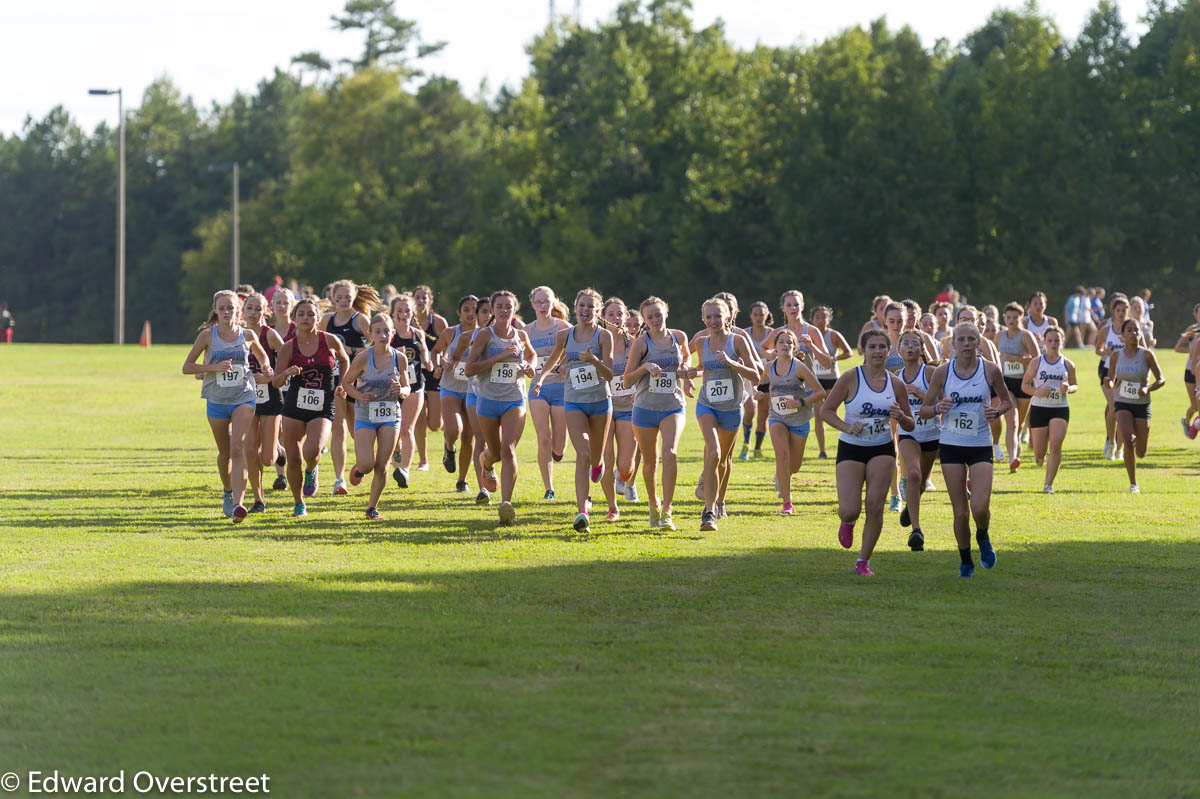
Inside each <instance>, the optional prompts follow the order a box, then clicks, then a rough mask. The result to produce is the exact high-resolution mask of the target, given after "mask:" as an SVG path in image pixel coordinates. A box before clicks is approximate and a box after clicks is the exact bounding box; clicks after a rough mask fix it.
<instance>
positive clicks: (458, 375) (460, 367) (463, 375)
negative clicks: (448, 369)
mask: <svg viewBox="0 0 1200 799" xmlns="http://www.w3.org/2000/svg"><path fill="white" fill-rule="evenodd" d="M454 379H455V380H466V379H467V365H466V364H465V363H463V362H462V361H457V362H455V364H454Z"/></svg>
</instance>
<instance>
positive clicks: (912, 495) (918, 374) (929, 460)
mask: <svg viewBox="0 0 1200 799" xmlns="http://www.w3.org/2000/svg"><path fill="white" fill-rule="evenodd" d="M900 357H901V358H903V359H904V366H903V368H901V370H900V372H899V376H900V382H901V383H903V385H904V392H905V394H907V395H908V402H909V405H910V407H911V408H912V411H913V417H914V419H915V420H916V423H917V424H916V427H914V428H913V429H912V431H911V432H901V433H900V435H899V436H898V441H897V446H898V449H899V451H900V457H901V458H902V459H903V461H904V469H905V479H904V485H905V494H906V496H905V498H904V502H905V504H904V510H902V511H900V526H901V527H908V526H910V525H911V526H912V528H913V530H912V532H911V533H910V534H909V536H908V548H909V549H911V550H912V551H913V552H920V551H922V550H923V549H925V534H924V533H923V532H921V495H922V494H924V493H925V492H926V491H927V490H928V487H929V475H930V473H931V472H932V471H933V462H934V461H936V460H937V455H938V448H939V445H940V438H941V435H942V428H941V424H940V422H939V420H938V418H937V417H936V416H935V417H933V418H932V419H926V418H923V417H922V416H920V413H921V405H922V403H924V401H925V392H927V391H928V390H929V378H930V376H931V375H932V374H933V369H934V367H931V366H929V365H928V364H927V363H926V362H925V357H926V355H925V342H924V341H923V340H922V339H921V337H920V336H918V335H917V333H916V332H915V331H912V330H906V331H904V334H903V335H901V336H900Z"/></svg>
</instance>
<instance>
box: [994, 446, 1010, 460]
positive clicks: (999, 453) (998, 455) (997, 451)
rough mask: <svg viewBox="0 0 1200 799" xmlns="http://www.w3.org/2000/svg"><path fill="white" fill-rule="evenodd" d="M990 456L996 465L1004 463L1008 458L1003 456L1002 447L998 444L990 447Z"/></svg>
mask: <svg viewBox="0 0 1200 799" xmlns="http://www.w3.org/2000/svg"><path fill="white" fill-rule="evenodd" d="M992 455H994V456H995V458H996V463H1004V462H1005V461H1006V460H1008V458H1007V457H1006V456H1005V455H1004V447H1002V446H1000V445H999V444H993V445H992Z"/></svg>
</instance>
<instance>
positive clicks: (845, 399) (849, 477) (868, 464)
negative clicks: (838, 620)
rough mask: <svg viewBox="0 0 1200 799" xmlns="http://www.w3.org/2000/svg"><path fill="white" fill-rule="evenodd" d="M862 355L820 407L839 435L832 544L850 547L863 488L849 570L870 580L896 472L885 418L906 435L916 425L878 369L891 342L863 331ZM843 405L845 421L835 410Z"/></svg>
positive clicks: (893, 382)
mask: <svg viewBox="0 0 1200 799" xmlns="http://www.w3.org/2000/svg"><path fill="white" fill-rule="evenodd" d="M859 348H860V349H862V350H863V351H864V353H865V354H864V356H863V363H862V366H859V367H856V368H855V369H854V370H853V371H850V372H846V373H845V374H843V375H842V376H841V377H839V378H838V381H837V383H835V384H834V386H833V390H832V391H830V392H829V395H828V397H826V399H825V403H824V405H823V407H822V408H821V415H822V416H823V417H824V419H825V424H827V425H829V426H830V427H833V428H834V429H836V430H838V431H840V432H841V435H840V436H839V438H838V453H837V491H838V517H839V518H840V519H841V522H842V523H841V526H840V527H839V528H838V543H839V544H841V545H842V546H843V547H845V548H846V549H849V548H850V547H851V546H853V545H854V524H855V522H856V521H857V520H858V517H859V515H860V514H861V513H862V509H863V488H864V486H865V487H866V505H867V517H866V521H865V522H864V523H863V532H862V547H861V549H860V551H859V556H858V560H857V561H856V562H855V564H854V570H855V572H857V573H858V574H860V575H862V576H864V577H874V576H875V573H874V572H872V571H871V566H870V560H871V554H872V553H873V552H874V551H875V544H876V542H877V541H879V534H880V532H881V531H882V530H883V498H884V495H885V494H886V493H887V490H888V482H889V481H890V479H891V477H892V475H893V474H894V473H895V471H896V448H895V445H894V444H893V443H892V426H891V420H895V421H896V422H897V423H898V424H899V425H900V427H901V428H902V429H903V430H905V431H909V432H911V431H912V429H913V428H914V427H915V426H916V421H915V420H914V419H913V417H912V413H911V411H910V410H909V407H908V398H907V396H906V395H905V391H904V387H903V385H902V384H901V382H900V378H898V377H896V376H895V375H893V374H892V373H890V372H888V371H887V369H885V368H884V362H885V361H887V356H888V350H889V349H890V348H891V342H890V341H889V340H888V337H887V334H886V333H884V332H882V331H880V330H868V331H866V332H865V333H863V335H862V339H861V340H860V341H859ZM843 404H845V416H846V418H845V419H842V418H840V417H839V416H838V414H837V412H838V408H839V407H841V406H842V405H843Z"/></svg>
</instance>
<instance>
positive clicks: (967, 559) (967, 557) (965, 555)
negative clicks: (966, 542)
mask: <svg viewBox="0 0 1200 799" xmlns="http://www.w3.org/2000/svg"><path fill="white" fill-rule="evenodd" d="M958 558H959V560H961V561H962V563H963V565H964V566H974V565H975V561H973V560H971V548H970V547H967V548H966V549H960V550H958Z"/></svg>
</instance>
